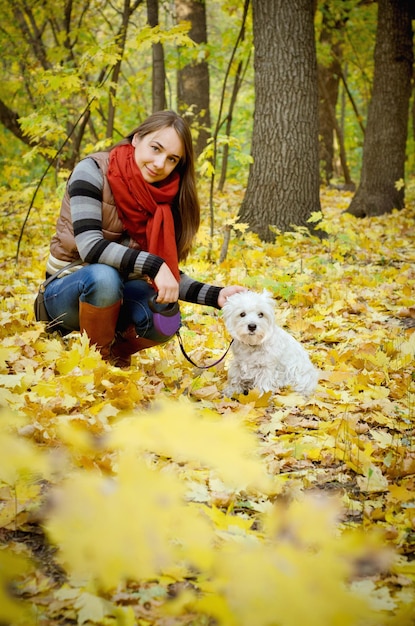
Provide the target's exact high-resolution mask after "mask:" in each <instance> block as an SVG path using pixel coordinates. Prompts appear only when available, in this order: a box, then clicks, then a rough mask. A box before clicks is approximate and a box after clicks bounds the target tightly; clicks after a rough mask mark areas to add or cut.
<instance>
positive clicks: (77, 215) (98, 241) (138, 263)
mask: <svg viewBox="0 0 415 626" xmlns="http://www.w3.org/2000/svg"><path fill="white" fill-rule="evenodd" d="M102 189H103V174H102V172H101V170H100V169H99V167H98V165H97V163H96V162H95V161H94V160H93V159H91V158H86V159H83V160H82V161H80V163H78V165H76V167H75V168H74V170H73V172H72V175H71V178H70V181H69V188H68V191H69V197H70V204H71V216H72V225H73V230H74V236H75V242H76V245H77V248H78V252H79V255H80V257H81V259H82V260H83V261H85V262H86V263H105V264H107V265H111V266H112V267H115V268H116V269H118V270H119V271H120V272H122V273H123V274H124V275H129V274H137V275H142V276H149V277H150V278H153V279H154V278H155V277H156V276H157V274H158V272H159V270H160V268H161V266H162V265H163V263H164V261H163V259H162V258H160V257H158V256H157V255H155V254H150V253H149V252H145V251H143V250H137V249H133V248H128V247H127V246H125V245H122V244H121V243H118V242H115V241H109V240H107V239H105V238H104V235H103V229H102Z"/></svg>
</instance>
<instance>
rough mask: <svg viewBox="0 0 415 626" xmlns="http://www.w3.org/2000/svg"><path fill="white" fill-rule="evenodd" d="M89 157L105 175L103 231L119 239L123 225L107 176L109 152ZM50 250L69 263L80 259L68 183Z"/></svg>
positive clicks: (107, 237) (109, 237) (107, 236)
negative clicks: (74, 232)
mask: <svg viewBox="0 0 415 626" xmlns="http://www.w3.org/2000/svg"><path fill="white" fill-rule="evenodd" d="M88 158H92V159H94V161H95V162H96V164H97V165H98V167H99V168H100V170H101V172H102V175H103V180H104V186H103V189H102V232H103V235H104V238H105V239H108V240H109V241H119V240H121V239H122V237H123V225H122V223H121V220H120V219H119V217H118V213H117V209H116V206H115V202H114V198H113V195H112V192H111V188H110V186H109V183H108V180H107V176H106V173H107V170H108V163H109V152H96V153H95V154H91V155H88ZM50 252H51V254H52V255H53V256H54V257H55V258H56V259H59V260H62V261H67V262H68V263H69V262H71V261H74V260H76V259H79V253H78V249H77V247H76V243H75V237H74V234H73V226H72V218H71V208H70V199H69V193H68V185H67V186H66V191H65V195H64V197H63V200H62V205H61V210H60V214H59V218H58V221H57V223H56V232H55V234H54V236H53V237H52V240H51V243H50Z"/></svg>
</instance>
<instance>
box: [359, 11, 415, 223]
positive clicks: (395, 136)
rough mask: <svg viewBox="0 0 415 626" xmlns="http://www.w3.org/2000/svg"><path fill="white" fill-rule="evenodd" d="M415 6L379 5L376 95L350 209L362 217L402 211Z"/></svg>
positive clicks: (369, 115) (374, 93) (372, 102)
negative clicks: (412, 7) (396, 210)
mask: <svg viewBox="0 0 415 626" xmlns="http://www.w3.org/2000/svg"><path fill="white" fill-rule="evenodd" d="M410 4H411V0H379V1H378V26H377V33H376V44H375V70H374V77H373V91H372V97H371V101H370V105H369V111H368V118H367V126H366V133H365V140H364V144H363V161H362V172H361V178H360V184H359V187H358V189H357V192H356V194H355V196H354V197H353V200H352V202H351V204H350V206H349V208H348V213H352V214H353V215H355V216H357V217H365V216H373V215H382V214H384V213H390V212H392V210H393V209H402V208H403V206H404V202H405V197H404V188H403V186H400V185H399V184H398V185H397V183H398V181H401V180H403V178H404V174H405V147H406V138H407V131H408V114H409V99H410V94H411V76H412V65H413V43H412V35H413V33H412V25H411V9H410Z"/></svg>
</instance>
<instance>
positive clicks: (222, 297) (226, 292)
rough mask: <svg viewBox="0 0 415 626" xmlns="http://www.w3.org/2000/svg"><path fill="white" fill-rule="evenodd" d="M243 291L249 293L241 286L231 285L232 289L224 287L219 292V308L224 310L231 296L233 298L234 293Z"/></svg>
mask: <svg viewBox="0 0 415 626" xmlns="http://www.w3.org/2000/svg"><path fill="white" fill-rule="evenodd" d="M241 291H247V288H246V287H241V285H231V286H230V287H224V288H223V289H221V290H220V292H219V297H218V306H220V308H222V307H223V305H224V304H225V303H226V300H227V299H228V298H229V296H233V294H234V293H240V292H241Z"/></svg>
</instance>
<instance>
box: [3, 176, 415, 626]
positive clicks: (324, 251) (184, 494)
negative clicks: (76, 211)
mask: <svg viewBox="0 0 415 626" xmlns="http://www.w3.org/2000/svg"><path fill="white" fill-rule="evenodd" d="M407 193H408V197H410V196H411V195H412V197H413V195H414V194H413V190H412V192H411V190H409V191H408V192H407ZM241 194H242V191H241V190H240V189H238V188H235V189H233V190H232V192H230V191H228V192H227V193H226V194H223V195H222V197H220V198H218V200H217V224H216V227H217V236H216V237H215V239H214V241H213V242H212V241H211V239H210V237H209V226H208V223H207V222H208V220H207V218H206V221H205V222H204V226H203V228H202V230H201V232H200V236H199V239H198V244H197V247H196V250H195V252H194V254H193V255H192V258H191V260H189V262H188V265H187V267H186V271H187V272H188V273H189V274H191V275H193V276H194V277H195V278H199V279H201V280H206V281H211V282H217V283H219V284H229V283H240V284H244V285H246V286H248V287H250V288H251V289H255V290H262V289H263V288H266V289H268V290H269V291H271V292H272V294H273V295H274V297H275V299H276V301H277V321H278V322H279V324H280V325H281V326H283V327H284V328H285V329H286V330H287V331H288V332H290V333H292V335H293V336H294V337H296V338H297V339H299V340H300V341H301V342H302V343H303V345H304V346H305V347H306V349H307V350H308V351H309V354H310V357H311V359H312V360H313V362H314V363H315V365H317V366H318V367H320V368H321V369H322V370H323V372H324V374H323V378H322V380H321V382H320V384H319V387H318V390H317V393H316V394H315V396H314V397H312V398H310V399H309V400H308V401H305V400H304V399H303V398H301V397H300V396H297V395H296V394H295V393H293V392H291V390H289V389H285V390H281V392H280V393H279V394H277V395H276V396H275V397H269V396H265V397H259V396H258V394H257V393H255V392H251V393H250V394H249V395H248V396H241V397H240V398H237V399H230V398H227V397H224V396H223V388H224V386H225V380H226V367H227V359H225V361H224V362H222V363H221V364H220V365H219V366H216V367H213V368H212V369H207V370H201V369H196V368H194V367H193V366H192V365H191V364H189V363H188V362H187V361H186V360H185V359H184V358H183V356H182V354H181V352H180V350H179V347H178V343H177V342H176V341H175V340H174V341H171V342H170V343H168V344H166V345H165V346H163V347H160V348H152V349H150V350H148V351H146V352H142V353H140V354H138V355H136V356H135V357H134V359H133V367H132V368H131V369H130V370H120V369H117V368H115V367H112V366H110V365H108V364H106V363H105V362H103V361H102V359H101V357H100V355H99V353H98V352H97V351H96V350H95V348H94V347H90V346H89V343H88V340H87V338H86V336H85V335H83V336H81V335H79V334H76V333H74V334H72V335H70V336H68V337H66V338H64V339H62V338H61V337H59V336H57V335H47V334H45V332H44V329H43V327H42V325H41V324H39V323H37V322H35V321H34V317H33V299H34V294H35V291H36V288H37V285H38V284H39V282H40V281H41V279H42V276H43V272H44V262H45V259H46V256H47V250H48V241H49V237H50V234H51V232H52V229H53V224H54V219H55V216H56V213H57V204H55V203H54V201H53V202H49V205H48V207H49V208H48V209H46V208H44V209H42V211H39V212H37V211H34V212H33V214H32V216H31V218H30V220H29V221H28V224H27V226H26V229H25V232H24V237H23V240H22V246H21V251H20V254H19V259H18V263H17V265H16V264H15V253H16V242H17V239H18V237H19V233H20V228H21V225H22V221H23V218H24V214H23V212H22V211H20V209H19V207H18V206H17V207H16V206H15V205H12V204H8V205H7V208H6V209H5V210H4V211H3V213H2V218H1V229H2V236H3V239H2V241H3V245H2V248H1V251H0V254H1V259H0V263H1V268H2V273H3V281H2V287H1V295H2V298H1V303H0V368H1V369H0V383H1V387H0V403H1V406H2V407H3V409H2V411H1V413H0V459H1V461H0V541H1V544H0V624H11V625H13V626H15V625H16V626H18V625H24V626H32V625H34V624H36V625H38V626H55V625H58V624H79V625H83V624H87V625H89V624H100V625H105V626H107V625H108V626H109V625H115V624H118V625H120V626H133V625H135V624H140V625H150V624H157V625H159V626H173V625H175V626H176V625H177V626H178V625H184V624H192V625H196V626H207V625H211V626H213V625H216V624H217V625H220V626H299V625H305V626H349V625H350V626H359V625H364V626H381V625H385V626H387V625H391V626H410V625H411V624H413V618H414V614H415V591H414V589H415V585H414V582H415V560H414V538H415V500H414V493H415V446H414V443H415V435H414V433H415V431H414V427H415V424H414V421H415V409H414V406H415V405H414V400H415V381H414V374H413V363H414V351H415V332H414V324H413V318H414V316H415V312H414V311H415V310H414V305H415V300H414V286H415V252H414V246H413V222H414V217H415V215H414V209H413V206H412V208H411V202H410V201H409V202H408V208H407V209H405V210H403V211H401V212H394V213H393V214H392V215H385V216H382V217H377V218H371V219H366V220H364V221H358V220H357V219H356V218H354V217H352V216H351V215H348V214H345V213H344V212H343V211H344V210H345V209H346V208H347V206H348V204H349V202H350V198H351V196H350V195H348V194H346V193H342V194H340V193H339V192H338V191H335V190H326V191H324V193H323V194H322V204H323V216H324V219H323V222H322V227H323V228H324V229H325V230H326V231H327V233H328V237H327V238H325V239H321V240H320V239H317V238H314V237H310V236H309V234H308V233H307V232H306V231H305V230H303V229H296V230H294V231H293V232H291V233H285V234H282V233H276V238H275V243H273V244H264V243H261V242H260V241H259V240H258V239H257V238H256V237H255V236H254V235H252V234H251V233H249V232H248V231H247V230H246V229H245V228H244V226H243V225H240V224H235V223H234V221H235V220H234V218H235V216H236V212H237V207H238V205H239V204H240V200H241ZM3 201H7V199H4V198H3ZM10 207H12V208H10ZM318 217H319V216H314V218H316V219H317V218H318ZM230 226H233V229H232V236H231V238H230V243H229V248H228V249H227V254H226V258H225V260H224V261H223V262H222V263H220V264H219V263H218V262H217V261H216V260H215V259H216V258H219V255H220V252H221V247H222V241H223V232H224V230H225V229H228V230H229V227H230ZM209 258H210V259H211V260H208V259H209ZM182 313H183V328H182V330H181V334H182V337H183V342H184V344H185V347H186V349H187V351H188V352H189V353H190V354H191V356H192V358H193V360H194V361H196V362H197V363H199V364H203V365H206V364H208V363H209V362H213V361H215V360H217V359H218V358H219V357H220V356H221V354H222V353H223V352H224V351H225V349H226V347H227V345H228V343H229V337H227V335H226V331H225V329H224V326H223V322H222V320H221V315H220V312H218V311H216V310H211V309H207V308H202V307H197V306H194V305H190V304H183V305H182ZM228 358H230V357H228Z"/></svg>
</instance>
